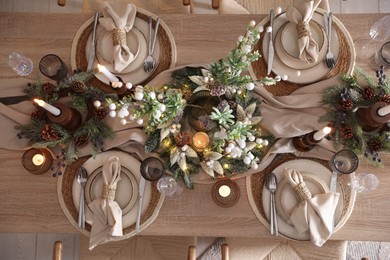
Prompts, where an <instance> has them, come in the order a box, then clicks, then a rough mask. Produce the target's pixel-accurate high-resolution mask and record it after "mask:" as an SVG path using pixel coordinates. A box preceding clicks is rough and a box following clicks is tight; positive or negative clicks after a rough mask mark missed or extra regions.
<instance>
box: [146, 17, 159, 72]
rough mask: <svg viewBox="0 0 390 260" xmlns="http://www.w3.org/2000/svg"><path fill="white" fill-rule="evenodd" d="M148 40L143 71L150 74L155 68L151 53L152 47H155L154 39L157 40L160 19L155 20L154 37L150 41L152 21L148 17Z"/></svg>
mask: <svg viewBox="0 0 390 260" xmlns="http://www.w3.org/2000/svg"><path fill="white" fill-rule="evenodd" d="M148 22H149V40H148V56H147V57H146V59H145V61H144V71H145V72H148V73H149V72H152V71H153V70H154V69H155V67H156V61H155V59H154V58H153V56H152V55H153V52H154V46H155V45H156V38H157V32H158V27H159V25H160V18H157V20H156V27H155V29H154V36H153V39H152V22H153V19H152V17H151V16H149V21H148Z"/></svg>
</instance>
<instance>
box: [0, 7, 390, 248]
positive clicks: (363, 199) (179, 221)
mask: <svg viewBox="0 0 390 260" xmlns="http://www.w3.org/2000/svg"><path fill="white" fill-rule="evenodd" d="M382 16H383V14H381V15H380V14H363V15H362V14H354V15H338V16H337V17H338V18H339V19H340V20H341V21H342V22H343V23H344V25H345V27H346V28H347V29H348V30H349V32H350V34H351V36H352V37H353V39H354V40H358V39H363V40H368V39H369V36H368V30H369V28H370V26H371V25H372V24H373V23H374V22H375V21H376V20H378V19H379V18H380V17H382ZM89 18H90V17H87V16H84V15H80V14H46V13H45V14H37V13H34V14H31V13H0V82H1V79H4V78H14V77H15V76H16V74H15V73H14V72H12V71H11V69H10V68H9V67H8V65H7V62H6V61H7V55H8V53H10V52H11V51H17V52H21V53H24V54H26V55H27V56H29V57H31V58H32V60H33V62H34V64H35V68H34V72H33V74H32V76H30V78H31V79H32V80H34V79H36V76H37V75H38V69H37V68H36V67H37V64H38V62H39V60H40V58H41V57H43V56H44V55H45V54H48V53H54V54H57V55H59V56H60V57H62V58H63V60H64V61H65V62H66V63H67V64H70V51H71V45H72V40H73V37H74V35H75V34H76V32H77V30H78V28H79V27H80V26H81V25H82V24H83V23H84V22H85V21H86V20H87V19H89ZM161 18H162V19H163V21H164V22H165V23H166V24H167V25H168V26H169V27H170V29H171V31H172V33H173V36H174V38H175V41H176V45H177V65H183V64H194V63H195V64H202V63H209V62H211V61H213V60H216V59H219V58H221V57H225V56H226V54H227V53H228V52H229V51H230V50H231V49H232V48H233V47H234V45H235V42H236V40H237V38H238V36H239V35H241V34H243V33H245V30H246V29H245V28H246V25H247V23H248V22H249V21H250V20H252V19H253V20H256V21H257V22H259V21H260V19H262V18H263V16H259V15H162V16H161ZM359 55H360V54H359V53H357V56H358V57H359ZM359 62H360V61H359V59H358V65H360V66H362V67H364V68H367V69H369V67H367V64H366V63H363V62H364V61H363V62H361V63H359ZM0 87H1V86H0ZM22 154H23V152H21V151H10V150H0V176H1V177H0V178H1V179H0V232H36V233H46V232H47V233H57V232H58V233H75V232H77V230H76V229H75V228H73V227H72V226H71V224H70V223H69V222H68V220H67V218H66V217H65V215H64V214H63V212H62V210H61V208H60V205H59V203H58V199H57V193H56V189H57V187H56V186H57V179H56V178H53V177H51V176H50V174H49V173H47V174H45V175H41V176H34V175H31V174H29V173H28V172H27V171H26V170H25V169H24V168H23V167H22V165H21V157H22ZM382 159H383V161H384V163H385V164H386V165H387V167H389V165H390V155H389V154H386V155H385V154H383V155H382ZM387 167H385V168H373V167H371V166H369V165H367V163H366V162H365V161H363V162H362V163H361V165H360V166H359V169H358V171H357V172H370V173H375V174H376V175H377V177H378V178H379V181H380V185H379V187H378V188H377V189H376V190H375V191H372V192H370V193H367V194H358V196H357V201H356V204H355V208H354V211H353V213H352V215H351V217H350V219H349V221H348V222H347V223H346V225H345V226H344V227H343V228H342V229H341V230H340V231H338V232H337V233H336V234H335V235H333V237H332V238H333V239H342V240H377V241H390V217H389V216H390V200H389V199H388V195H389V194H390V172H389V170H388V168H387ZM237 183H238V184H239V187H240V189H241V194H242V196H241V198H240V200H239V202H238V203H237V204H236V205H235V206H234V207H232V208H227V209H226V208H220V207H218V206H217V205H216V204H215V203H214V202H213V201H212V198H211V196H210V191H211V187H212V185H196V187H195V190H185V191H184V192H183V193H182V195H181V196H180V197H176V198H166V200H165V202H164V205H163V206H162V208H161V211H160V214H159V216H158V217H157V219H156V220H155V222H154V223H153V224H151V225H150V226H149V227H148V228H147V229H146V230H144V231H143V232H142V234H143V235H162V236H164V235H167V236H176V235H178V236H214V237H216V236H235V237H240V236H242V237H267V236H269V234H268V233H269V232H268V230H267V229H266V228H265V227H264V226H263V225H262V224H261V223H260V222H259V221H258V220H257V218H256V216H255V214H254V213H253V211H252V209H251V207H250V205H249V202H248V199H247V196H246V187H245V179H244V178H242V179H240V180H238V181H237Z"/></svg>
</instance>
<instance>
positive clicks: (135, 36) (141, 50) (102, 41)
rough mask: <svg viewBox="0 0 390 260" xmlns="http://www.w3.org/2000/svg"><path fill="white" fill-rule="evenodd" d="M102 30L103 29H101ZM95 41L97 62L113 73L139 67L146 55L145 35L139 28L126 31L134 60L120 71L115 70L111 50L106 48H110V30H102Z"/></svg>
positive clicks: (129, 71) (129, 70)
mask: <svg viewBox="0 0 390 260" xmlns="http://www.w3.org/2000/svg"><path fill="white" fill-rule="evenodd" d="M102 30H103V29H102ZM98 37H99V38H98V41H97V46H96V48H97V50H96V59H97V61H98V63H99V64H101V65H103V66H105V67H106V68H107V69H108V70H109V71H111V72H112V73H115V74H126V73H131V72H132V71H135V70H137V69H139V68H140V67H141V66H142V65H143V62H144V60H145V58H146V56H147V44H146V39H145V36H144V35H143V34H142V33H141V31H140V30H138V29H137V28H135V27H133V28H132V29H131V31H130V32H128V33H127V40H126V42H127V45H128V47H129V49H130V51H131V53H132V54H133V55H134V60H133V61H132V62H131V63H130V64H129V65H128V66H127V67H126V68H125V69H124V70H123V71H121V72H120V73H119V72H115V70H114V66H113V64H112V60H113V59H112V52H111V51H107V50H112V48H113V45H112V32H108V31H105V30H104V31H102V32H100V33H98Z"/></svg>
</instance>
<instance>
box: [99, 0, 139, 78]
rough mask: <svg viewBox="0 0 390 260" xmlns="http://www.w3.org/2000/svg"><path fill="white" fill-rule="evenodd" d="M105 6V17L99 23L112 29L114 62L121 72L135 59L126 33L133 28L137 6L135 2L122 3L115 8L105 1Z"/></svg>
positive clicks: (117, 69)
mask: <svg viewBox="0 0 390 260" xmlns="http://www.w3.org/2000/svg"><path fill="white" fill-rule="evenodd" d="M103 7H104V10H105V12H104V17H103V18H100V19H99V23H100V25H102V26H103V27H104V28H105V29H106V30H107V31H112V43H113V49H112V50H111V51H112V52H113V55H112V57H113V60H112V63H113V65H114V69H115V71H116V72H121V71H122V70H124V69H125V68H126V67H127V66H128V65H129V64H130V63H131V62H132V61H133V60H134V54H133V53H131V51H130V49H129V47H128V46H127V42H126V33H127V32H129V31H130V30H131V29H132V28H133V25H134V21H135V16H136V14H137V8H136V6H135V5H133V4H126V5H125V6H123V4H122V3H120V4H118V5H115V10H114V8H113V7H112V6H111V5H110V4H109V3H107V2H104V3H103ZM107 51H109V50H107Z"/></svg>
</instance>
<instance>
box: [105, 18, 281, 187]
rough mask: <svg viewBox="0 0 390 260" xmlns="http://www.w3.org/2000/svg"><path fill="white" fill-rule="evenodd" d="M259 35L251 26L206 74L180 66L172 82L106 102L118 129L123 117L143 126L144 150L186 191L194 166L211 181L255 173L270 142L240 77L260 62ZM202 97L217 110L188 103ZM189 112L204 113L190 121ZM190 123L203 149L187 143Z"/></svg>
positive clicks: (249, 84)
mask: <svg viewBox="0 0 390 260" xmlns="http://www.w3.org/2000/svg"><path fill="white" fill-rule="evenodd" d="M261 31H262V28H259V27H255V22H254V21H252V22H250V24H249V25H248V28H247V33H246V34H245V36H240V37H239V39H238V42H237V45H236V47H235V48H234V49H233V50H232V51H231V52H230V53H229V54H228V55H227V58H226V59H220V60H218V61H216V62H212V63H211V64H210V68H209V69H207V68H203V67H185V68H183V69H179V70H176V71H174V72H173V73H172V78H173V80H172V82H170V83H169V84H167V85H166V86H159V87H158V88H154V87H151V86H144V87H143V86H136V87H135V90H134V92H133V93H132V94H131V95H128V96H126V97H123V98H122V99H120V100H114V99H111V98H110V99H107V105H108V106H109V108H110V109H111V112H110V116H114V117H115V116H117V117H119V118H121V119H120V120H121V122H122V123H123V124H126V123H127V119H126V118H129V119H130V120H135V121H136V122H137V123H138V124H140V125H141V124H144V123H145V127H144V128H143V129H144V132H145V133H146V134H147V135H148V140H147V141H146V144H145V151H146V152H158V153H159V155H160V157H161V158H162V159H163V160H164V161H165V164H166V167H167V169H169V170H170V172H171V173H172V174H173V175H174V176H175V177H176V178H182V179H183V180H184V182H185V183H186V186H187V187H188V188H193V176H194V174H197V173H198V171H199V166H200V167H201V168H202V169H203V171H204V172H206V173H207V174H208V175H210V176H211V177H213V178H216V177H217V176H218V175H219V176H228V177H230V176H231V175H233V174H236V173H243V172H245V171H247V170H248V169H250V168H253V169H257V167H258V163H259V161H260V160H261V159H262V158H263V156H264V147H265V146H267V145H268V144H269V143H270V142H273V141H274V137H273V136H264V135H263V134H262V132H261V129H260V127H259V125H258V123H259V122H260V121H261V119H262V117H261V113H260V109H259V106H258V104H259V103H260V101H259V100H258V99H256V98H255V97H254V96H253V89H254V88H255V82H254V81H253V80H252V79H251V77H250V76H248V75H244V73H245V72H246V71H247V70H248V67H249V63H251V62H253V61H255V60H257V59H258V58H259V57H260V55H259V53H258V52H257V51H253V46H254V45H255V43H256V42H257V41H258V40H259V38H260V32H261ZM256 83H257V84H266V85H272V84H275V83H276V80H275V79H273V78H269V77H266V78H264V79H261V80H258V81H257V82H256ZM201 92H206V93H207V96H208V97H209V98H210V100H211V99H213V100H214V101H216V105H215V106H213V105H211V103H208V102H206V103H205V105H204V106H200V105H198V104H197V103H194V102H192V99H191V98H192V97H194V96H195V95H198V93H201ZM206 101H207V100H206ZM208 107H209V108H208ZM191 109H198V110H201V111H204V112H203V113H202V115H201V116H198V117H196V118H192V119H191V118H190V117H191V116H190V115H189V114H190V111H191ZM190 120H196V121H197V123H198V124H200V125H202V126H203V129H204V132H207V134H208V136H209V139H210V142H209V144H208V145H207V147H206V148H205V149H197V148H196V147H195V146H194V145H193V144H192V142H191V139H192V136H193V134H194V129H192V128H191V127H190V126H189V125H188V123H189V121H190ZM144 121H146V122H144Z"/></svg>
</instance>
